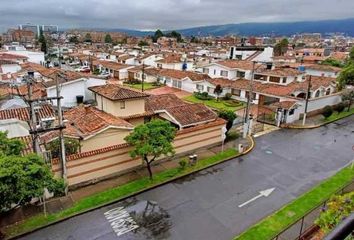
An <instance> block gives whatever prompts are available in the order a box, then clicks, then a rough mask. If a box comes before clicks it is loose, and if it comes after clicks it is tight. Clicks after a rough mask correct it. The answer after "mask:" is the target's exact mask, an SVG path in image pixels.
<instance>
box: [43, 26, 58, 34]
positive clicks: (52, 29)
mask: <svg viewBox="0 0 354 240" xmlns="http://www.w3.org/2000/svg"><path fill="white" fill-rule="evenodd" d="M58 30H59V28H58V26H57V25H42V31H43V32H48V33H57V32H58Z"/></svg>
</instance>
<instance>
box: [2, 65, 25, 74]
mask: <svg viewBox="0 0 354 240" xmlns="http://www.w3.org/2000/svg"><path fill="white" fill-rule="evenodd" d="M0 67H1V69H2V73H4V74H6V73H16V72H18V71H20V70H21V66H20V65H18V64H3V65H1V66H0Z"/></svg>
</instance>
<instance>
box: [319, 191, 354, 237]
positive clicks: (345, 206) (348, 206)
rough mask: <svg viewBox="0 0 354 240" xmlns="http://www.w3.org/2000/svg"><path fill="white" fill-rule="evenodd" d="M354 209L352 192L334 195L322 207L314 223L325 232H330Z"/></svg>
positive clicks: (353, 193) (353, 194)
mask: <svg viewBox="0 0 354 240" xmlns="http://www.w3.org/2000/svg"><path fill="white" fill-rule="evenodd" d="M353 211H354V192H351V193H348V194H345V195H339V196H334V197H332V198H331V200H330V201H329V202H328V203H327V204H326V206H325V207H324V208H323V209H322V213H321V215H320V217H319V218H318V219H317V220H316V222H315V223H316V224H317V225H318V226H320V228H321V230H323V231H324V232H325V233H328V232H330V231H331V230H332V229H334V228H335V227H336V226H337V225H338V224H340V223H341V222H342V221H343V220H344V219H345V218H346V217H348V216H349V215H350V214H351V213H352V212H353Z"/></svg>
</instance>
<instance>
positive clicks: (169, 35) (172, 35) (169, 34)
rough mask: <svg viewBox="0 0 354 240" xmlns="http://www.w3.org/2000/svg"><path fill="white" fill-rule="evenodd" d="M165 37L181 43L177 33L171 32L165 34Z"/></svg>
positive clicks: (180, 37) (180, 36) (179, 35)
mask: <svg viewBox="0 0 354 240" xmlns="http://www.w3.org/2000/svg"><path fill="white" fill-rule="evenodd" d="M166 37H171V38H176V39H177V42H182V40H183V39H182V35H181V34H180V33H179V32H176V31H172V32H170V33H168V34H166Z"/></svg>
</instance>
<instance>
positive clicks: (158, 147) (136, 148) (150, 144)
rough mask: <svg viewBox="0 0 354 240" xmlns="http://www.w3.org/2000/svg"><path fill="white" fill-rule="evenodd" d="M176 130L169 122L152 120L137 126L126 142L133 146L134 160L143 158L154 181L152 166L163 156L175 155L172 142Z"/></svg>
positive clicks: (131, 154) (131, 152)
mask: <svg viewBox="0 0 354 240" xmlns="http://www.w3.org/2000/svg"><path fill="white" fill-rule="evenodd" d="M175 135H176V129H175V128H174V127H173V126H172V125H171V124H170V123H169V122H167V121H163V120H152V121H151V122H148V123H146V124H142V125H139V126H137V127H136V128H135V129H134V131H133V132H131V133H130V134H129V135H128V136H127V137H126V138H125V141H127V143H129V144H130V145H131V146H133V149H132V150H131V151H130V156H131V157H132V158H135V157H141V158H142V160H143V162H145V164H146V166H147V170H148V172H149V177H150V179H151V180H152V171H151V164H152V163H153V162H154V161H155V160H156V159H157V158H158V157H160V156H161V155H169V154H174V149H173V146H172V141H173V139H174V138H175Z"/></svg>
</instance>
